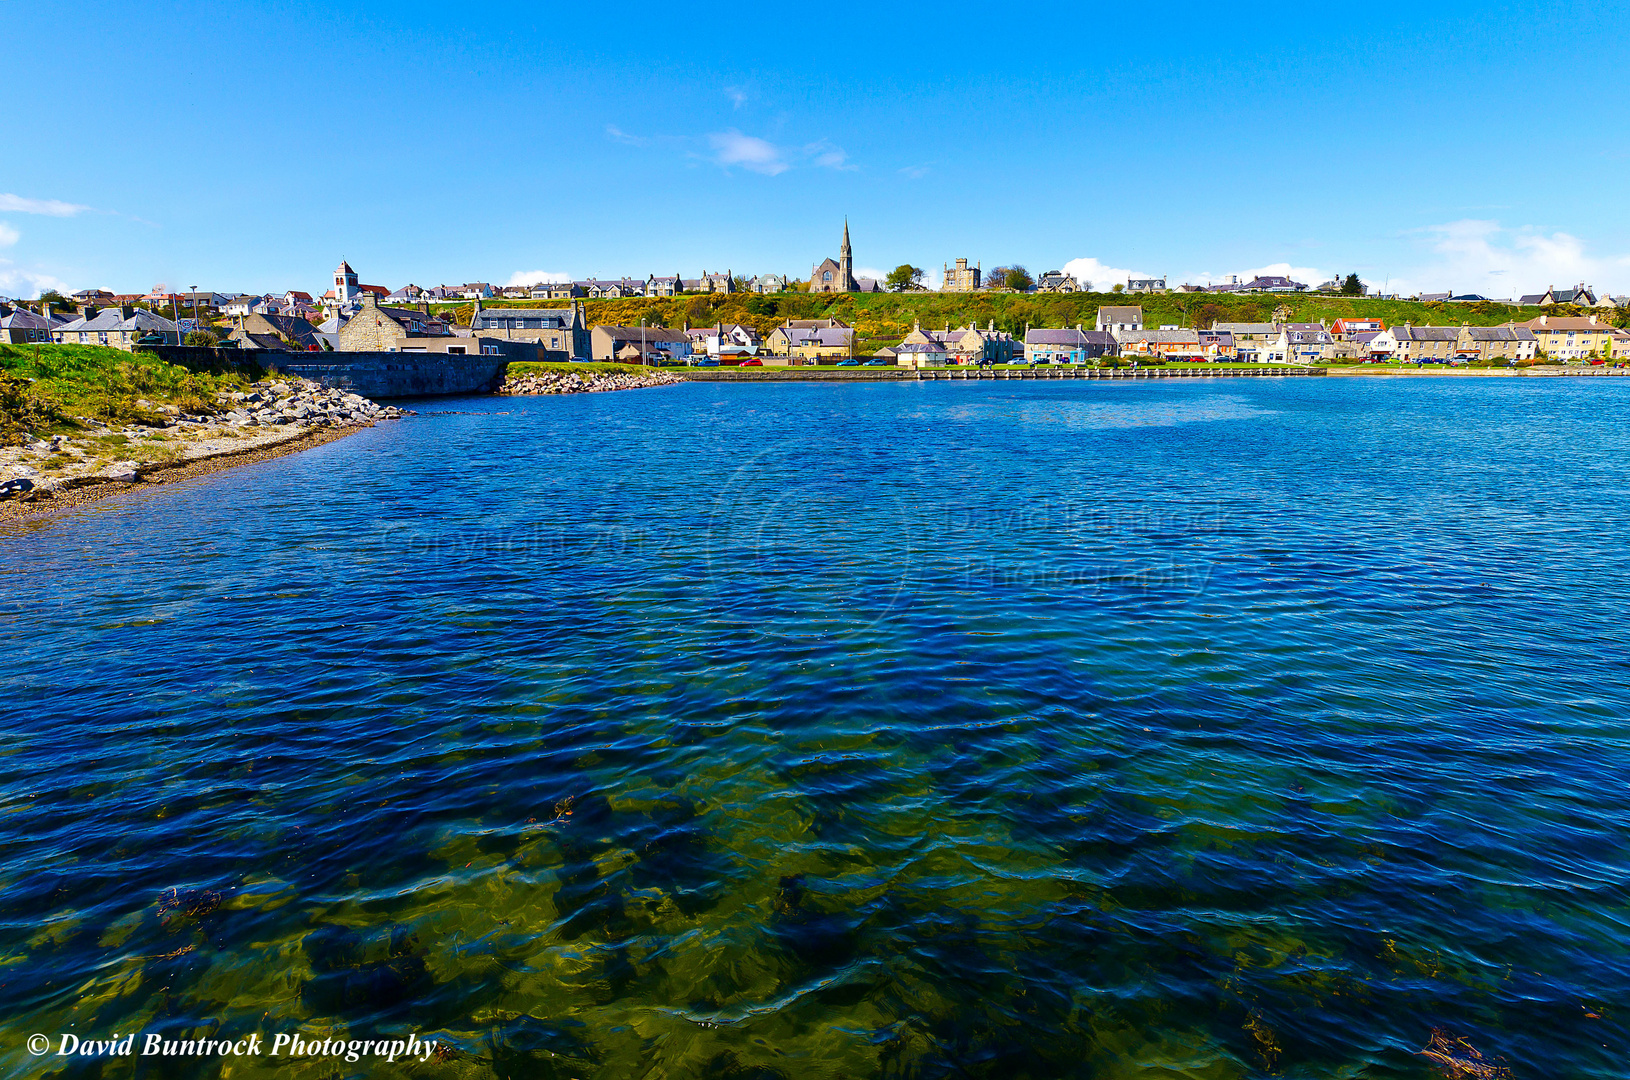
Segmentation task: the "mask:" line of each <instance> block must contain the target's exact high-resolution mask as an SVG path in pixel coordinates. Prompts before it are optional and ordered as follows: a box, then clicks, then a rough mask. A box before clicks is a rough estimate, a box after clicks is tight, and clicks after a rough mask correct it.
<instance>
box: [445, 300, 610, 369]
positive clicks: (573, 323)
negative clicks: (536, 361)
mask: <svg viewBox="0 0 1630 1080" xmlns="http://www.w3.org/2000/svg"><path fill="white" fill-rule="evenodd" d="M470 332H471V333H473V334H478V335H481V336H483V337H491V338H497V339H499V340H502V341H531V342H535V343H536V344H537V346H538V351H539V353H540V354H541V356H540V359H543V360H547V361H552V362H563V361H566V360H586V359H588V358H589V357H590V356H591V355H592V349H593V343H592V340H591V338H590V334H589V327H588V321H587V318H586V317H585V316H584V314H583V305H582V304H581V303H573V304H572V305H571V306H570V307H563V308H533V307H504V308H484V307H482V306H481V304H480V302H479V301H477V303H476V306H475V311H474V312H473V313H472V314H471V316H470Z"/></svg>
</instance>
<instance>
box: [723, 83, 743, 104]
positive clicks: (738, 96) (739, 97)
mask: <svg viewBox="0 0 1630 1080" xmlns="http://www.w3.org/2000/svg"><path fill="white" fill-rule="evenodd" d="M724 96H725V97H727V98H729V99H730V103H731V107H732V108H735V109H739V108H741V107H742V105H743V104H744V103H745V102H746V101H747V91H746V90H743V89H742V88H741V87H739V86H727V87H725V88H724Z"/></svg>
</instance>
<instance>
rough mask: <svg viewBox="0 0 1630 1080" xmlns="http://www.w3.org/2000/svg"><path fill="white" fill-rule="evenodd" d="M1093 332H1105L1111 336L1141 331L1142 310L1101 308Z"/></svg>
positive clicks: (1135, 308) (1134, 308) (1137, 308)
mask: <svg viewBox="0 0 1630 1080" xmlns="http://www.w3.org/2000/svg"><path fill="white" fill-rule="evenodd" d="M1093 329H1094V330H1107V331H1108V332H1109V333H1111V334H1121V333H1126V332H1128V331H1137V330H1142V329H1143V308H1141V307H1101V308H1099V309H1098V317H1097V321H1096V322H1095V323H1094V325H1093Z"/></svg>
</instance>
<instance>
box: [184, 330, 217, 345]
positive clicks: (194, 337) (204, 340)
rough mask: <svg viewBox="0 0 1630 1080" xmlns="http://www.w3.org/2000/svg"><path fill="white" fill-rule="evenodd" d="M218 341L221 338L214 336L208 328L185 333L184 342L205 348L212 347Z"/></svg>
mask: <svg viewBox="0 0 1630 1080" xmlns="http://www.w3.org/2000/svg"><path fill="white" fill-rule="evenodd" d="M220 343H221V339H220V338H218V337H216V336H215V334H214V332H213V331H209V330H194V331H192V332H191V333H189V334H188V335H187V340H186V341H185V342H184V344H187V345H193V346H198V347H201V348H205V349H213V348H214V347H215V346H217V345H219V344H220Z"/></svg>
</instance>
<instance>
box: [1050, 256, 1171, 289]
mask: <svg viewBox="0 0 1630 1080" xmlns="http://www.w3.org/2000/svg"><path fill="white" fill-rule="evenodd" d="M1062 269H1063V271H1064V272H1065V273H1066V274H1068V275H1070V276H1071V277H1073V278H1075V280H1077V281H1079V282H1080V283H1081V287H1082V288H1083V289H1086V288H1091V289H1092V290H1093V291H1094V292H1108V291H1109V290H1110V288H1111V287H1112V286H1115V285H1125V284H1126V283H1127V281H1128V280H1130V279H1131V278H1148V277H1156V276H1157V275H1155V274H1147V273H1144V272H1143V271H1142V270H1127V269H1125V268H1123V267H1119V266H1105V265H1104V264H1103V263H1101V262H1099V261H1098V260H1097V259H1071V260H1070V261H1069V262H1067V263H1065V264H1064V266H1063V267H1062Z"/></svg>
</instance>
